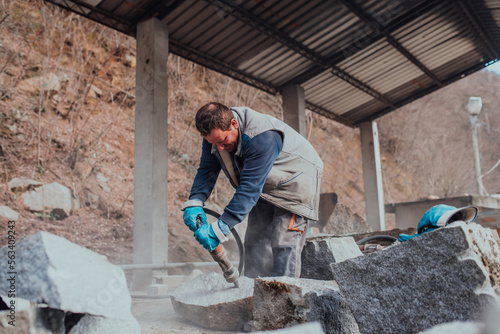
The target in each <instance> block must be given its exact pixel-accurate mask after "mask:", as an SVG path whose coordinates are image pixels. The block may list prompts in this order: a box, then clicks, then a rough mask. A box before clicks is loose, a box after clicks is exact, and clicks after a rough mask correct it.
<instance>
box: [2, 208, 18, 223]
mask: <svg viewBox="0 0 500 334" xmlns="http://www.w3.org/2000/svg"><path fill="white" fill-rule="evenodd" d="M0 217H4V218H7V219H9V220H18V219H19V214H18V213H17V212H16V211H14V210H12V209H11V208H9V207H8V206H0Z"/></svg>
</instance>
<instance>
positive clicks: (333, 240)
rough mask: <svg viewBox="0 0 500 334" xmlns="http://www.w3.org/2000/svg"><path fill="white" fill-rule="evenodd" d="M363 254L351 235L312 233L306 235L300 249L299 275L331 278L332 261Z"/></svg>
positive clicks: (320, 278)
mask: <svg viewBox="0 0 500 334" xmlns="http://www.w3.org/2000/svg"><path fill="white" fill-rule="evenodd" d="M360 255H363V253H361V251H360V250H359V247H358V245H357V244H356V242H355V241H354V239H353V238H352V237H333V236H331V235H325V234H320V235H313V236H311V237H308V238H307V240H306V243H305V245H304V249H303V250H302V271H301V274H300V277H302V278H313V279H319V280H332V279H333V273H332V269H331V267H330V264H332V263H338V262H342V261H344V260H347V259H351V258H354V257H357V256H360Z"/></svg>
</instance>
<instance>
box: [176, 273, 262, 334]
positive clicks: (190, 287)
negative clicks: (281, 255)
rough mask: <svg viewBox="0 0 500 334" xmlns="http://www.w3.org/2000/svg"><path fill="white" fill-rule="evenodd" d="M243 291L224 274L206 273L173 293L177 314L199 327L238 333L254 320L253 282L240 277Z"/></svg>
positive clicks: (182, 285) (187, 282) (185, 283)
mask: <svg viewBox="0 0 500 334" xmlns="http://www.w3.org/2000/svg"><path fill="white" fill-rule="evenodd" d="M238 281H239V284H240V288H239V289H237V288H235V287H234V285H233V284H232V283H227V282H226V280H225V279H224V277H223V275H222V274H221V273H213V272H211V273H206V274H202V275H198V276H196V277H194V278H193V279H191V280H189V281H186V282H184V283H183V284H181V285H180V286H179V287H178V288H177V289H175V290H174V291H173V292H172V294H171V300H172V305H173V307H174V310H175V312H176V313H177V314H179V315H181V316H183V317H184V318H186V319H188V320H190V321H191V322H193V323H195V324H197V325H198V326H201V327H205V328H210V329H217V330H226V331H235V330H240V329H242V328H243V326H244V325H245V324H246V323H247V322H248V321H249V320H250V319H251V316H252V308H253V279H250V278H248V277H240V278H239V280H238Z"/></svg>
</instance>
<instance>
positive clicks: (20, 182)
mask: <svg viewBox="0 0 500 334" xmlns="http://www.w3.org/2000/svg"><path fill="white" fill-rule="evenodd" d="M7 185H8V187H9V189H10V190H11V191H13V192H25V191H28V190H33V189H35V188H36V187H41V186H42V185H43V184H42V183H41V182H38V181H35V180H31V179H23V178H17V177H16V178H15V179H12V180H10V181H9V183H8V184H7Z"/></svg>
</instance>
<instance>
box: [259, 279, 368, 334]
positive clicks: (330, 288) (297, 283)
mask: <svg viewBox="0 0 500 334" xmlns="http://www.w3.org/2000/svg"><path fill="white" fill-rule="evenodd" d="M314 321H318V322H320V323H321V326H322V328H323V330H324V331H325V333H338V334H348V333H349V334H355V333H359V330H358V326H357V324H356V322H355V321H354V317H353V316H352V314H351V311H350V310H349V308H348V307H347V304H346V302H345V300H344V298H343V296H342V295H341V293H340V291H339V288H338V286H337V283H335V282H334V281H320V280H313V279H305V278H291V277H270V278H256V279H255V287H254V305H253V321H252V328H253V330H257V331H259V330H260V331H262V330H275V329H279V328H286V327H292V326H295V325H299V324H303V323H307V322H314Z"/></svg>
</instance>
